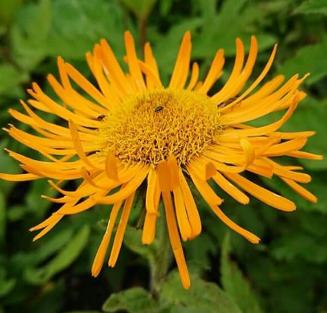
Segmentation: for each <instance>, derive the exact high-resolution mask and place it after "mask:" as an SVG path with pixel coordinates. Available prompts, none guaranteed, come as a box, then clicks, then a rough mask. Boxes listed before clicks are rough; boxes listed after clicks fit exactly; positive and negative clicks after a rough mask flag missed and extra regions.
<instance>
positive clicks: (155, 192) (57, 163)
mask: <svg viewBox="0 0 327 313" xmlns="http://www.w3.org/2000/svg"><path fill="white" fill-rule="evenodd" d="M125 45H126V57H125V62H126V63H127V65H128V68H129V73H124V72H123V70H122V69H121V67H120V65H119V63H118V62H117V59H116V58H115V56H114V54H113V52H112V50H111V49H110V46H109V45H108V44H107V42H106V41H105V40H102V41H101V43H100V44H97V45H95V47H94V50H93V53H88V54H87V62H88V65H89V67H90V70H91V71H92V73H93V75H94V77H95V80H96V83H97V86H94V85H93V84H91V83H90V82H89V81H88V80H87V79H86V78H85V77H84V76H82V74H80V73H79V72H78V71H77V70H76V69H75V68H74V67H73V66H72V65H70V64H68V63H65V62H64V61H63V59H62V58H60V57H59V58H58V67H59V76H60V81H58V80H57V79H56V78H55V77H54V76H52V75H49V76H48V81H49V83H50V85H51V86H52V88H53V90H54V91H55V93H56V94H57V95H58V97H59V98H60V102H57V101H55V100H53V99H51V98H50V97H49V96H47V95H46V94H45V93H44V92H43V91H42V90H41V88H40V87H39V86H38V85H37V84H36V83H34V84H33V85H32V89H30V90H28V92H29V94H30V95H31V96H32V99H30V100H29V101H28V103H25V102H23V101H21V104H22V106H23V108H24V110H25V113H21V112H19V111H16V110H13V109H11V110H10V113H11V115H12V116H13V117H14V118H15V119H16V120H18V121H20V122H22V123H24V124H27V125H29V126H30V127H31V128H32V129H33V130H34V132H33V133H28V132H25V131H23V130H20V129H18V128H16V127H15V126H13V125H10V128H9V129H7V131H8V133H9V134H10V135H11V136H12V137H13V138H15V139H16V140H17V141H19V142H21V143H23V144H24V145H27V146H29V147H30V148H31V149H34V150H36V151H38V152H39V153H40V154H42V155H43V156H44V157H45V158H47V159H48V160H47V161H39V160H34V159H31V158H29V157H26V156H24V155H21V154H19V153H16V152H13V151H8V152H9V154H10V155H11V156H12V157H13V158H14V159H16V160H17V161H19V162H20V163H21V167H22V168H23V169H24V170H25V171H26V173H23V174H17V175H11V174H1V176H0V177H1V178H2V179H6V180H11V181H25V180H34V179H40V178H48V179H50V180H49V184H50V185H51V186H52V187H53V188H55V189H56V190H57V191H58V192H59V193H61V194H62V197H59V198H51V197H48V196H43V197H44V198H45V199H47V200H49V201H52V202H55V203H60V204H62V205H61V207H60V209H59V210H58V211H56V212H55V213H53V214H52V215H51V216H50V217H49V218H48V219H46V220H45V221H43V222H42V223H40V224H39V225H37V226H35V227H33V228H31V230H32V231H37V230H40V232H39V233H38V235H37V236H36V237H35V240H36V239H39V238H41V237H42V236H44V235H45V234H46V233H47V232H49V231H50V230H51V229H52V228H53V227H54V226H55V225H56V224H57V223H58V222H59V221H60V220H61V219H62V218H64V217H65V216H66V215H71V214H77V213H80V212H83V211H86V210H88V209H91V208H92V207H93V206H94V205H96V204H110V205H113V207H112V210H111V213H110V217H109V222H108V226H107V230H106V232H105V234H104V236H103V239H102V242H101V244H100V246H99V248H98V251H97V254H96V256H95V259H94V263H93V267H92V275H93V276H97V275H98V274H99V272H100V270H101V268H102V266H103V263H104V259H105V255H106V251H107V249H108V246H109V243H110V240H111V236H112V233H113V230H114V227H115V225H116V220H117V216H118V214H119V212H120V211H122V212H121V217H120V221H119V223H118V227H117V230H116V234H115V237H114V240H113V246H112V250H111V254H110V258H109V266H112V267H113V266H115V264H116V261H117V259H118V255H119V251H120V248H121V245H122V241H123V237H124V232H125V229H126V225H127V223H128V219H129V215H130V212H131V209H132V206H133V201H134V196H135V193H136V192H137V191H138V188H139V187H140V186H141V185H142V184H144V185H145V186H146V195H145V196H146V201H145V202H146V203H145V205H146V217H145V222H144V226H143V235H142V236H143V237H142V241H143V243H144V244H151V243H152V241H153V240H154V238H155V232H156V222H157V218H158V215H159V212H158V207H159V202H160V200H161V199H162V201H163V204H164V208H165V213H166V220H167V226H168V232H169V237H170V242H171V246H172V249H173V252H174V255H175V259H176V262H177V265H178V269H179V272H180V276H181V280H182V283H183V285H184V287H185V288H189V286H190V279H189V274H188V270H187V266H186V262H185V258H184V253H183V248H182V244H181V240H180V237H181V238H182V240H183V241H186V240H191V239H193V238H195V237H196V236H198V235H199V234H200V232H201V220H200V216H199V213H198V209H197V206H196V203H195V201H194V199H193V195H192V191H191V189H190V186H189V184H190V183H191V182H192V183H193V184H194V185H195V187H196V189H197V190H198V191H199V193H200V194H201V195H202V197H203V198H204V200H205V201H206V202H207V203H208V205H209V206H210V208H211V209H212V211H213V212H214V213H215V214H216V215H217V216H218V217H219V218H220V220H221V221H222V222H223V223H225V224H226V225H227V226H228V227H230V228H231V229H233V230H234V231H236V232H237V233H239V234H240V235H242V236H244V237H245V238H246V239H247V240H249V241H250V242H252V243H258V242H259V238H258V237H257V236H255V235H254V234H252V233H250V232H249V231H247V230H245V229H243V228H242V227H240V226H238V225H236V224H235V223H234V222H233V221H231V220H230V219H229V218H228V217H227V216H226V215H225V214H224V212H223V211H222V210H221V209H220V208H219V205H220V204H221V203H222V202H223V200H222V199H221V198H220V197H219V196H218V195H217V194H216V193H215V192H214V191H213V189H212V188H211V186H210V185H209V184H208V180H210V179H212V180H213V181H214V182H215V183H216V184H217V185H218V186H219V187H220V188H221V189H222V190H224V191H225V192H226V193H227V194H229V195H230V196H231V197H233V198H234V199H235V200H236V201H238V202H240V203H242V204H248V203H249V201H250V200H249V197H248V195H247V194H250V195H252V196H254V197H256V198H258V199H259V200H261V201H262V202H264V203H266V204H268V205H270V206H272V207H274V208H276V209H279V210H283V211H293V210H295V204H294V203H293V202H292V201H290V200H288V199H286V198H284V197H282V196H280V195H277V194H275V193H273V192H271V191H269V190H267V189H265V188H263V187H261V186H259V185H257V184H256V183H254V182H252V181H250V180H249V179H247V178H245V177H244V175H243V174H242V173H243V172H245V171H249V172H252V173H255V174H257V175H259V176H264V177H269V178H271V177H272V176H273V175H277V176H278V177H279V178H280V179H281V180H283V181H284V182H285V183H286V184H287V185H289V186H290V187H291V188H292V189H293V190H294V191H295V192H297V193H299V194H300V195H301V196H303V197H304V198H306V199H307V200H309V201H312V202H315V201H316V197H315V196H314V195H312V194H311V193H310V192H309V191H307V190H306V189H304V188H303V187H302V186H301V185H300V183H308V182H309V181H310V176H309V175H307V174H305V173H301V172H299V170H301V168H300V167H298V166H285V165H281V164H279V163H278V162H277V161H276V160H273V159H274V157H280V156H284V155H285V156H289V157H295V158H306V159H321V158H322V157H321V156H319V155H314V154H311V153H308V152H304V151H301V149H302V148H303V147H304V145H305V144H306V141H307V138H308V137H310V136H312V135H313V134H314V132H312V131H305V132H293V133H289V132H283V131H280V128H281V126H282V125H283V124H285V123H286V122H287V120H288V119H289V118H290V117H291V115H292V114H293V112H294V110H295V109H296V106H297V105H298V103H299V101H300V100H302V99H303V98H304V97H305V94H304V93H303V92H301V91H299V86H300V84H301V83H302V82H303V80H304V79H305V77H303V78H299V76H298V75H295V76H293V77H292V78H290V79H289V80H288V81H286V82H284V77H283V76H282V75H279V76H277V77H276V78H274V79H272V80H270V81H268V82H267V83H265V84H264V85H263V86H262V87H260V88H259V89H257V90H256V91H254V90H255V88H256V87H257V86H258V85H259V84H260V83H261V81H262V80H263V79H264V78H265V76H266V74H267V73H268V71H269V69H270V67H271V65H272V63H273V59H274V56H275V53H276V46H275V47H274V49H273V52H272V54H271V56H270V58H269V60H268V62H267V65H266V66H265V68H264V69H263V70H262V72H261V74H260V75H259V76H258V77H257V78H256V79H255V80H254V82H253V83H252V84H251V85H250V86H249V87H247V88H244V86H245V84H246V83H247V81H248V79H249V78H250V76H251V73H252V70H253V67H254V65H255V61H256V57H257V53H258V45H257V41H256V39H255V38H254V37H252V39H251V46H250V51H249V55H248V57H247V59H246V61H245V53H244V46H243V43H242V41H241V40H240V39H237V40H236V60H235V64H234V68H233V70H232V73H231V75H230V77H229V79H228V80H227V82H226V84H225V85H224V86H223V87H222V88H221V89H220V90H219V91H218V92H216V93H213V95H210V96H209V95H208V92H209V91H210V90H211V88H212V86H213V85H214V84H215V82H216V81H217V80H218V79H219V77H220V76H221V74H222V69H223V65H224V53H223V50H218V52H217V54H216V55H215V57H214V59H213V62H212V65H211V67H210V70H209V71H208V73H207V75H206V77H205V79H204V80H203V81H199V80H198V77H199V67H198V64H197V63H193V65H192V69H191V74H190V75H189V72H190V58H191V35H190V33H189V32H187V33H186V34H185V35H184V38H183V41H182V44H181V47H180V51H179V54H178V56H177V60H176V64H175V67H174V71H173V74H172V77H171V80H170V83H169V86H168V87H164V86H163V85H162V83H161V81H160V75H159V70H158V66H157V62H156V59H155V58H154V56H153V54H152V50H151V47H150V45H149V44H146V45H145V47H144V60H141V59H138V57H137V55H136V51H135V46H134V40H133V38H132V36H131V34H130V33H129V32H126V33H125ZM189 76H190V77H189ZM72 83H75V84H76V85H77V86H78V87H79V89H78V90H77V89H75V88H73V86H72ZM280 110H283V111H284V115H283V116H282V117H281V118H280V119H279V120H278V121H276V122H274V123H272V124H270V125H266V126H262V127H253V126H248V125H247V124H246V123H247V122H249V121H251V120H254V119H257V118H260V117H262V116H264V115H267V114H269V113H272V112H275V111H280ZM35 111H41V112H45V113H46V114H55V115H56V116H57V117H58V118H59V119H61V120H62V121H61V122H60V123H57V124H55V123H50V122H48V121H47V120H46V119H44V118H43V117H41V116H40V115H38V114H36V113H35ZM42 116H43V115H42ZM78 179H82V182H81V183H80V184H79V186H78V187H77V189H76V190H75V191H67V190H64V189H63V188H62V187H60V185H61V183H62V182H63V181H67V180H78ZM117 188H119V190H118V191H117ZM246 193H247V194H246Z"/></svg>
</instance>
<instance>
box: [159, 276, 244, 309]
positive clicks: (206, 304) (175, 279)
mask: <svg viewBox="0 0 327 313" xmlns="http://www.w3.org/2000/svg"><path fill="white" fill-rule="evenodd" d="M191 279H192V283H191V287H190V289H189V290H185V289H184V288H183V286H182V285H181V283H180V277H179V274H178V273H177V272H173V273H172V274H170V275H169V276H168V278H167V280H166V281H164V282H163V283H162V287H161V292H160V301H161V302H162V303H163V305H165V306H168V307H170V308H171V311H170V312H185V313H189V312H207V313H241V311H240V310H239V308H238V307H237V306H236V305H235V304H234V303H233V302H232V301H231V300H230V298H229V297H228V295H227V294H226V293H225V292H223V291H222V290H221V289H220V288H219V287H218V286H217V285H216V284H213V283H208V282H206V281H204V280H202V279H201V278H200V277H198V276H197V275H191Z"/></svg>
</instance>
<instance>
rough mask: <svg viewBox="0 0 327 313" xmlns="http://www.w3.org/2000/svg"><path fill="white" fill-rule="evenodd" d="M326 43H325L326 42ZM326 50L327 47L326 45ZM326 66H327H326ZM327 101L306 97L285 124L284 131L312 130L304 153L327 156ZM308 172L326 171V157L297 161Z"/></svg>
mask: <svg viewBox="0 0 327 313" xmlns="http://www.w3.org/2000/svg"><path fill="white" fill-rule="evenodd" d="M326 43H327V42H326ZM326 49H327V45H326ZM326 66H327V64H326ZM326 116H327V101H321V100H316V99H315V98H313V97H307V98H306V99H305V100H303V102H301V103H300V104H299V106H298V108H297V109H296V111H295V112H294V114H293V116H292V118H291V119H290V120H289V121H288V122H287V123H286V125H285V127H284V128H283V130H285V131H305V130H312V131H315V132H316V134H315V135H314V136H313V137H310V138H309V139H308V143H307V144H306V146H305V148H304V149H303V150H304V151H308V152H312V153H316V154H322V155H324V156H326V155H327V145H326V144H325V139H326V136H327V124H326ZM299 161H300V162H301V163H302V164H304V165H305V167H306V168H307V169H310V170H326V169H327V159H326V157H325V158H324V159H323V160H321V161H312V160H305V159H300V160H299Z"/></svg>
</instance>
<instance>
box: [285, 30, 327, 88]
mask: <svg viewBox="0 0 327 313" xmlns="http://www.w3.org/2000/svg"><path fill="white" fill-rule="evenodd" d="M326 50H327V35H325V36H324V37H323V38H322V41H321V42H319V43H317V44H315V45H309V46H305V47H303V48H300V49H298V50H297V52H296V55H295V56H293V57H290V58H289V59H287V61H286V62H285V63H284V64H283V65H282V66H281V67H280V68H279V73H280V74H283V75H285V76H286V77H287V78H290V77H291V76H293V75H294V74H296V73H298V74H300V75H301V76H303V75H305V74H307V73H310V76H309V77H308V78H307V79H306V80H305V83H307V84H309V85H313V84H315V83H317V82H318V81H319V80H321V79H323V78H324V77H326V76H327V58H326Z"/></svg>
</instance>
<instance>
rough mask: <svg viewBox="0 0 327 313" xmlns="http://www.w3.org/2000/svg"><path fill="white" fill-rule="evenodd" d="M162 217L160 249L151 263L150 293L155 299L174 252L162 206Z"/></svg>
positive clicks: (159, 234)
mask: <svg viewBox="0 0 327 313" xmlns="http://www.w3.org/2000/svg"><path fill="white" fill-rule="evenodd" d="M160 209H161V210H160V212H161V215H160V217H159V218H158V219H159V221H158V222H159V223H158V224H159V225H158V232H157V234H158V242H157V244H158V249H157V252H156V255H155V257H154V258H153V260H152V262H150V268H151V282H150V291H151V294H152V295H153V297H154V298H158V296H159V291H160V285H159V284H160V282H161V281H162V279H163V278H165V277H166V275H167V272H168V268H169V265H170V263H171V261H172V250H171V246H170V241H169V235H168V229H167V224H166V216H165V214H164V210H163V208H162V206H161V205H160Z"/></svg>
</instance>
